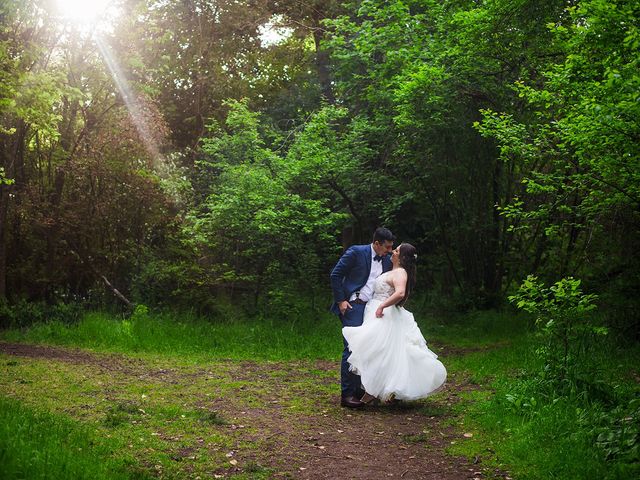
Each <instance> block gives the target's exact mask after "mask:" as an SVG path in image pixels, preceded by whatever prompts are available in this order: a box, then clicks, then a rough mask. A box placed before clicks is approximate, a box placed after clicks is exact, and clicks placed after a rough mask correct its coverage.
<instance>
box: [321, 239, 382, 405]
mask: <svg viewBox="0 0 640 480" xmlns="http://www.w3.org/2000/svg"><path fill="white" fill-rule="evenodd" d="M394 238H395V237H394V236H393V234H392V233H391V231H390V230H388V229H386V228H382V227H380V228H378V229H376V231H375V232H374V234H373V242H372V243H371V244H369V245H353V246H351V247H349V249H348V250H347V251H346V252H345V253H344V254H343V255H342V257H341V258H340V260H338V263H337V264H336V266H335V267H333V271H332V272H331V289H332V290H333V300H334V304H333V305H332V307H331V311H332V312H333V313H335V314H336V315H338V316H339V317H340V320H341V321H342V326H343V327H359V326H360V325H362V320H363V315H364V307H365V305H366V304H367V302H368V301H369V300H370V299H371V297H372V296H373V284H374V282H375V279H376V278H377V277H378V276H379V275H380V274H382V273H384V272H387V271H389V270H391V258H390V256H389V254H390V253H391V250H392V249H393V240H394ZM343 342H344V350H343V352H342V365H341V367H340V377H341V388H342V400H341V401H340V405H342V406H343V407H349V408H360V407H362V406H364V403H363V402H361V401H360V397H361V396H362V395H363V394H364V390H363V389H362V386H361V385H360V376H359V375H356V374H354V373H353V372H350V371H349V364H348V362H347V358H348V357H349V355H350V352H349V347H348V345H347V341H346V340H345V339H344V337H343Z"/></svg>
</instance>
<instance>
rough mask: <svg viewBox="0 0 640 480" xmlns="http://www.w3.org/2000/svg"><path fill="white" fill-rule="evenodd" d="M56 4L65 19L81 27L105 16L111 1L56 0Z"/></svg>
mask: <svg viewBox="0 0 640 480" xmlns="http://www.w3.org/2000/svg"><path fill="white" fill-rule="evenodd" d="M57 3H58V8H59V10H60V13H61V15H62V16H63V17H64V18H65V19H67V20H71V21H73V22H74V23H77V24H80V25H82V24H87V23H94V22H97V21H99V20H101V19H102V18H103V17H105V16H107V15H108V10H109V9H110V7H111V6H112V4H113V0H57Z"/></svg>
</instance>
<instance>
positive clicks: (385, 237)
mask: <svg viewBox="0 0 640 480" xmlns="http://www.w3.org/2000/svg"><path fill="white" fill-rule="evenodd" d="M395 239H396V237H395V236H394V235H393V233H391V230H389V229H388V228H384V227H378V228H376V231H375V232H373V241H374V242H379V243H384V242H385V241H388V242H393V241H394V240H395Z"/></svg>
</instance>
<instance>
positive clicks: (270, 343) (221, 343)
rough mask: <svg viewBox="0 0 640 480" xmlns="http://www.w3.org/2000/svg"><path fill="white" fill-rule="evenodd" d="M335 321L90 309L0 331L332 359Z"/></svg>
mask: <svg viewBox="0 0 640 480" xmlns="http://www.w3.org/2000/svg"><path fill="white" fill-rule="evenodd" d="M340 328H341V325H340V322H339V321H338V319H337V318H336V317H334V316H329V314H327V316H326V317H325V318H323V320H322V321H317V322H314V321H310V320H300V321H299V322H287V323H281V322H278V321H274V320H264V321H262V320H252V321H242V322H223V323H220V322H218V323H213V322H209V321H206V320H203V319H200V318H196V317H192V316H189V315H180V316H175V315H174V316H172V315H155V316H150V315H141V316H137V317H134V318H133V319H126V320H123V319H118V318H114V317H113V316H112V315H109V314H106V313H101V312H94V313H89V314H87V315H86V316H85V317H84V318H83V320H82V321H81V322H79V323H77V324H72V325H68V324H64V323H62V322H48V323H41V324H37V325H34V326H32V327H30V328H27V329H14V330H7V331H4V332H0V339H1V340H4V341H9V342H27V343H47V344H53V345H64V346H74V347H81V348H88V349H91V350H96V351H110V352H118V353H128V354H139V353H154V354H162V355H168V356H171V357H181V358H185V357H194V359H197V360H203V359H220V358H226V359H236V360H244V359H254V360H293V359H309V358H313V359H317V358H319V359H335V358H336V356H337V355H339V352H340V350H341V348H342V346H341V341H340V335H341V334H340Z"/></svg>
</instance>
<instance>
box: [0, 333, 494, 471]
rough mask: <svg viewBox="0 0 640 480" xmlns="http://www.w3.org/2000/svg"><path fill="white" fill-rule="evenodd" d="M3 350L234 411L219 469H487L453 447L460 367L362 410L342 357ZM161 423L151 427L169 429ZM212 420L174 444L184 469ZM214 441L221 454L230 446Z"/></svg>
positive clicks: (187, 403)
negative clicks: (191, 363) (435, 383)
mask: <svg viewBox="0 0 640 480" xmlns="http://www.w3.org/2000/svg"><path fill="white" fill-rule="evenodd" d="M0 354H5V355H11V356H13V357H14V358H22V361H24V362H29V361H33V362H39V361H40V362H47V364H49V363H51V364H55V363H57V364H61V365H63V366H64V365H67V366H69V365H72V366H73V368H74V369H75V370H77V369H80V370H81V371H82V372H83V373H82V375H83V378H86V377H90V376H91V375H94V376H95V375H102V377H104V378H112V379H113V384H111V385H110V384H109V382H97V384H98V385H100V386H99V387H96V388H97V390H95V392H94V393H93V394H92V395H93V396H94V397H98V396H101V395H103V396H104V397H105V398H106V399H107V400H109V399H110V400H114V399H115V398H124V397H122V394H121V393H118V392H121V391H123V389H124V388H126V387H127V386H134V385H135V386H136V387H137V388H139V387H140V386H141V385H142V386H144V385H145V383H148V384H149V385H162V388H163V389H164V390H163V391H164V392H166V393H165V394H163V395H164V396H163V400H164V399H165V398H169V397H170V396H171V395H175V398H176V399H179V400H178V401H179V402H182V404H183V406H184V407H185V408H187V407H188V408H192V409H198V411H209V412H215V413H216V415H219V416H220V417H221V418H224V419H225V420H226V422H225V424H224V425H221V426H217V427H216V428H218V431H219V432H222V433H223V434H225V435H228V436H229V438H231V439H232V440H231V442H232V447H231V448H232V449H231V450H230V451H228V452H223V453H224V454H225V455H226V457H227V458H228V459H232V460H234V462H232V463H226V462H225V466H224V467H220V466H219V465H218V467H216V468H215V469H213V470H211V471H210V474H211V477H210V478H223V477H232V476H234V475H238V474H241V473H245V474H246V473H247V472H251V471H252V469H253V470H255V469H256V465H259V466H260V467H261V468H262V467H264V468H265V469H268V472H270V473H269V478H301V479H389V478H402V479H432V480H450V479H473V478H486V477H485V476H484V474H483V471H482V470H481V468H480V465H478V464H473V463H470V462H469V461H468V460H466V459H464V458H457V457H452V456H450V455H447V454H446V453H444V449H445V448H446V447H447V446H448V445H449V444H450V443H452V442H463V441H465V438H464V436H463V435H462V432H461V431H460V429H458V428H455V427H454V426H453V425H455V424H456V417H455V414H454V413H453V411H452V406H453V405H455V403H456V402H457V401H458V399H459V396H460V395H461V393H462V392H464V391H466V390H469V389H472V388H473V386H472V385H468V384H466V383H464V382H463V381H460V380H458V379H457V378H455V377H451V376H450V378H449V382H448V384H447V387H446V389H445V390H444V391H442V392H440V393H439V394H437V395H436V396H434V397H431V398H429V399H426V400H422V401H419V402H411V403H398V404H394V405H381V406H375V407H371V406H369V407H367V408H366V409H364V410H358V411H352V410H347V409H343V408H341V407H340V406H339V402H338V400H339V399H338V395H337V391H338V383H339V378H338V365H337V364H334V363H332V362H326V361H316V362H233V361H222V362H213V363H211V364H206V365H198V366H195V367H187V366H175V365H172V364H170V363H169V362H170V360H169V359H167V360H160V362H158V361H154V362H147V361H143V360H140V359H136V358H131V357H127V356H124V355H114V354H97V353H93V352H88V351H83V350H75V349H67V348H60V347H49V346H41V345H26V344H8V343H0ZM4 363H7V364H9V363H15V362H4ZM102 377H101V378H102ZM207 382H208V383H207ZM198 385H202V386H198ZM225 385H226V386H225ZM223 386H225V387H224V388H223ZM3 388H4V389H5V390H8V392H7V393H8V394H10V395H12V396H17V397H18V398H20V394H19V392H18V391H16V390H11V385H9V384H8V383H7V384H5V385H2V384H1V383H0V393H3V392H2V390H3ZM156 388H160V387H156ZM334 391H335V392H336V394H333V393H332V392H334ZM114 392H115V393H114ZM190 392H192V393H190ZM205 392H207V393H205ZM211 392H213V393H211ZM173 401H176V400H175V399H174V400H173ZM70 411H72V412H73V411H74V410H73V409H70ZM133 423H136V422H135V421H134V422H133ZM140 423H142V421H141V422H140ZM159 425H160V427H159V428H158V426H157V425H156V426H155V427H154V428H155V430H158V431H157V432H156V431H154V433H152V434H151V435H156V436H157V437H159V438H161V439H162V438H169V437H170V434H169V433H166V432H165V433H163V431H162V429H161V428H162V424H161V423H160V424H159ZM149 428H151V426H150V427H149ZM206 428H210V426H203V427H202V429H203V432H198V431H195V432H193V433H194V436H193V438H194V440H193V446H190V445H189V444H185V443H184V442H183V443H181V444H180V448H177V449H176V450H175V451H174V452H173V455H174V457H175V459H176V461H180V462H181V466H180V469H181V470H180V471H183V472H184V474H185V477H184V478H200V477H199V476H198V477H191V476H189V472H190V471H192V468H190V467H189V464H188V463H189V460H194V459H195V458H196V456H195V455H194V452H196V451H197V449H198V448H200V447H202V446H203V444H204V440H203V438H204V437H205V434H206V432H204V429H206ZM199 434H201V435H199ZM178 437H180V435H178V436H177V437H175V438H178ZM207 445H209V450H210V451H211V452H212V454H213V451H214V450H215V451H216V452H217V454H218V455H219V454H220V452H218V450H220V449H221V448H222V450H224V449H225V448H224V447H216V446H215V445H213V444H207ZM227 449H228V447H227ZM200 451H201V450H200ZM229 461H231V460H229ZM143 463H144V460H143ZM484 473H486V471H485V472H484ZM494 475H496V474H495V473H494V474H492V476H494ZM497 475H498V476H499V474H497ZM159 476H160V477H162V475H159ZM203 478H204V477H203ZM243 478H252V477H251V476H249V477H243ZM259 478H265V477H264V476H263V477H259Z"/></svg>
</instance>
